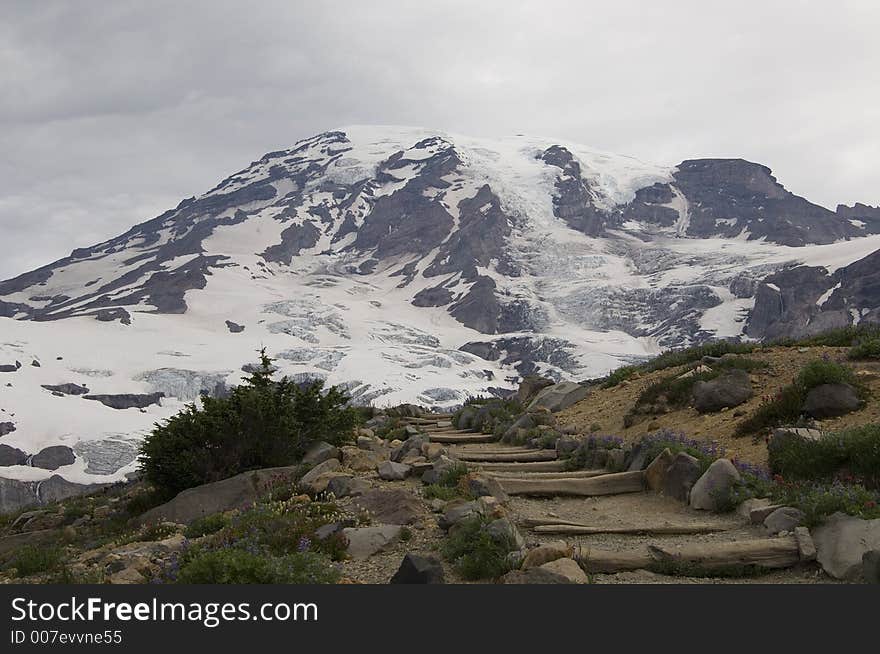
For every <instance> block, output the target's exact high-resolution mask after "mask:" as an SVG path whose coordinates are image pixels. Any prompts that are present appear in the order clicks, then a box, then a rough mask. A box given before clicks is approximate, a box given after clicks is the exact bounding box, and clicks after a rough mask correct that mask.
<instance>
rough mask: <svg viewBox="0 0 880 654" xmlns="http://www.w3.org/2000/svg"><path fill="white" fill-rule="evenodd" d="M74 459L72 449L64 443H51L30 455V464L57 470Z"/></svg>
mask: <svg viewBox="0 0 880 654" xmlns="http://www.w3.org/2000/svg"><path fill="white" fill-rule="evenodd" d="M74 461H76V455H75V454H74V453H73V450H72V449H70V448H69V447H67V446H66V445H51V446H49V447H45V448H43V449H42V450H40V451H39V452H38V453H37V454H34V455H33V456H32V457H31V465H32V466H34V467H35V468H43V469H44V470H57V469H58V468H60V467H62V466H69V465H70V464H71V463H73V462H74Z"/></svg>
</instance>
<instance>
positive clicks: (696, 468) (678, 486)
mask: <svg viewBox="0 0 880 654" xmlns="http://www.w3.org/2000/svg"><path fill="white" fill-rule="evenodd" d="M702 474H703V471H702V469H701V467H700V462H699V461H698V460H697V459H696V458H695V457H692V456H691V455H690V454H687V453H686V452H679V453H678V454H676V455H675V457H674V458H673V459H672V464H671V465H670V466H669V468H668V469H667V470H666V481H665V482H664V484H663V494H664V495H668V496H669V497H674V498H675V499H677V500H680V501H682V502H687V501H688V496H689V495H690V492H691V488H692V487H693V485H694V484H695V483H697V480H698V479H699V478H700V476H701V475H702Z"/></svg>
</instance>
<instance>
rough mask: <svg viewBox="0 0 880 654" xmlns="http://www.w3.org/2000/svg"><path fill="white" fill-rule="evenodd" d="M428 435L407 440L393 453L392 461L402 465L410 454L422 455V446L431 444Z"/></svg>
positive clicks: (418, 435) (419, 435) (411, 437)
mask: <svg viewBox="0 0 880 654" xmlns="http://www.w3.org/2000/svg"><path fill="white" fill-rule="evenodd" d="M429 442H430V439H429V438H428V435H427V434H417V435H415V436H410V437H409V438H407V439H406V440H405V441H404V442H403V444H402V445H399V446H398V447H395V448H394V449H393V450H392V452H391V460H392V461H396V462H397V463H400V462H401V461H403V460H404V459H405V458H406V457H407V456H409V455H410V454H415V455H416V456H419V455H421V453H422V446H423V445H425V444H426V443H429Z"/></svg>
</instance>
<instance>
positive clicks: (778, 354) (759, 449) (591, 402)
mask: <svg viewBox="0 0 880 654" xmlns="http://www.w3.org/2000/svg"><path fill="white" fill-rule="evenodd" d="M847 351H848V348H844V347H810V348H783V347H772V348H764V349H762V350H758V351H755V352H753V353H752V354H748V355H743V356H747V357H748V358H750V359H756V360H759V361H766V362H767V363H768V364H769V368H768V369H766V370H759V371H756V372H752V373H751V378H752V387H753V388H754V391H755V394H754V396H753V397H752V399H751V400H749V401H748V402H746V403H744V404H742V405H740V406H739V407H736V409H732V410H725V411H721V412H719V413H713V414H705V415H701V414H699V413H697V411H696V410H695V409H693V408H687V409H682V410H679V411H672V412H670V413H666V414H663V415H658V416H646V417H647V419H646V420H644V421H643V422H639V423H637V424H635V425H632V426H631V427H629V428H627V427H624V422H623V421H624V416H626V414H627V413H629V411H630V410H631V409H632V408H633V406H634V405H635V403H636V399H637V398H638V397H639V395H640V394H641V392H642V391H643V390H645V388H647V387H648V386H649V385H651V384H653V383H654V382H656V381H659V380H660V379H662V378H663V377H667V376H669V375H673V374H682V373H684V372H686V371H687V370H688V369H690V368H691V367H692V366H679V367H676V368H667V369H666V370H658V371H655V372H651V373H647V374H639V375H638V376H634V377H632V378H630V379H629V380H627V381H624V382H623V383H621V384H619V385H617V386H615V387H614V388H607V389H605V388H597V389H595V390H594V391H593V392H592V393H591V394H590V395H589V397H587V398H586V399H584V400H582V401H581V402H579V403H577V404H575V405H574V406H572V407H569V408H568V409H566V410H565V411H562V412H560V413H559V414H558V420H559V423H560V424H561V425H567V426H572V427H575V428H576V429H577V430H578V431H579V432H582V433H589V432H591V431H596V432H597V433H600V434H613V435H616V436H620V437H622V438H623V439H624V440H625V441H627V442H635V441H638V440H639V439H640V438H641V437H642V436H644V435H646V434H650V433H653V432H655V431H657V430H659V429H672V430H674V431H678V432H683V433H684V434H685V435H687V436H688V437H689V438H694V439H697V440H704V441H706V442H711V441H714V442H716V443H719V444H720V445H722V446H723V447H724V448H725V450H726V453H727V456H729V457H736V458H738V459H740V460H743V461H749V462H751V463H758V464H764V463H766V462H767V448H766V445H765V443H764V441H763V439H762V438H761V437H760V436H759V437H757V438H754V437H735V436H734V435H733V433H734V430H735V428H736V426H737V425H738V423H739V422H740V421H741V420H743V419H745V418H746V417H748V416H750V415H751V414H752V413H753V412H754V411H755V410H756V409H757V408H758V407H759V406H760V404H761V403H762V402H763V401H764V399H765V398H767V397H772V396H774V395H775V394H776V393H777V392H778V391H779V390H780V389H781V388H783V387H784V386H786V385H788V384H789V383H791V381H792V380H793V379H794V378H795V377H796V376H797V374H798V372H800V370H801V368H802V367H803V366H804V365H805V364H807V363H809V362H810V361H813V360H815V359H821V358H822V357H823V356H828V357H830V358H831V359H832V360H834V361H839V362H841V363H845V364H846V365H848V366H851V367H852V368H853V369H854V370H855V371H857V372H860V371H864V372H863V373H862V374H861V375H860V376H859V378H860V379H862V381H863V383H864V384H865V385H866V386H867V387H868V389H869V392H870V395H871V397H870V399H869V401H868V404H867V406H866V407H865V408H864V409H862V410H860V411H857V412H855V413H851V414H849V415H846V416H842V417H840V418H834V419H830V420H825V421H822V422H820V423H818V425H817V426H818V428H819V429H822V430H826V431H834V430H838V429H842V428H846V427H852V426H857V425H863V424H867V423H876V422H880V364H878V363H876V362H875V363H870V362H853V361H848V360H847V358H846V355H847ZM865 373H869V374H865Z"/></svg>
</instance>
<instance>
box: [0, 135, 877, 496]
mask: <svg viewBox="0 0 880 654" xmlns="http://www.w3.org/2000/svg"><path fill="white" fill-rule="evenodd" d="M878 232H880V211H878V210H876V209H874V208H872V207H867V206H865V205H856V206H855V207H852V208H850V207H840V208H838V210H837V212H831V211H829V210H827V209H824V208H821V207H817V206H816V205H812V204H810V203H808V202H807V201H806V200H803V198H799V197H797V196H794V195H792V194H790V193H788V192H787V191H785V190H784V189H783V188H782V187H781V186H780V185H779V184H778V183H777V182H776V180H775V179H774V178H773V177H772V175H771V174H770V171H769V169H766V168H764V167H763V166H759V165H757V164H751V163H749V162H743V161H740V160H695V161H688V162H683V163H682V164H680V165H679V166H656V165H651V164H646V163H643V162H641V161H638V160H637V159H633V158H630V157H624V156H618V155H612V154H605V153H600V152H597V151H594V150H591V149H589V148H586V147H583V146H579V145H574V144H568V143H564V142H560V141H558V140H552V139H538V138H531V137H523V136H516V137H510V138H504V139H478V138H471V137H465V136H459V135H452V134H447V133H444V132H438V131H436V130H426V129H419V128H401V127H375V126H373V127H364V126H357V127H343V128H340V129H337V130H333V131H330V132H326V133H324V134H320V135H317V136H315V137H313V138H310V139H307V140H304V141H301V142H299V143H298V144H296V145H295V146H294V147H293V148H291V149H289V150H284V151H280V152H275V153H271V154H269V155H266V156H265V157H263V158H262V159H260V160H259V161H257V162H255V163H253V164H252V165H251V166H249V167H248V168H246V169H245V170H243V171H241V172H239V173H237V174H235V175H233V176H231V177H229V178H228V179H226V180H224V181H223V182H221V183H220V184H219V185H218V186H217V187H215V188H214V189H212V190H211V191H209V192H208V193H206V194H204V195H202V196H199V197H195V198H190V199H188V200H185V201H184V202H182V203H181V204H180V205H179V206H178V207H177V208H175V209H173V210H171V211H168V212H166V213H165V214H163V215H161V216H159V217H158V218H155V219H153V220H150V221H148V222H146V223H143V224H142V225H138V226H135V227H134V228H132V229H131V230H129V231H128V232H126V233H125V234H123V235H121V236H119V237H117V238H114V239H111V240H109V241H107V242H105V243H101V244H98V245H96V246H93V247H90V248H83V249H79V250H75V251H74V252H73V253H72V254H71V256H70V257H67V258H65V259H62V260H60V261H58V262H55V263H53V264H50V265H48V266H45V267H43V268H40V269H38V270H35V271H31V272H28V273H25V274H23V275H21V276H19V277H17V278H15V279H11V280H7V281H5V282H0V370H5V372H0V426H2V425H6V427H5V428H2V431H0V434H3V432H6V433H5V435H2V437H0V445H3V446H7V448H12V449H16V450H19V451H20V452H21V453H24V454H25V455H27V459H26V460H23V459H22V458H21V454H15V453H13V454H10V455H8V457H7V458H8V460H6V461H5V462H0V464H2V465H3V466H4V467H3V468H2V471H0V472H2V474H0V476H2V477H5V478H8V479H17V480H22V481H39V480H42V479H45V478H47V477H48V476H50V475H52V474H54V473H58V474H60V475H62V476H63V477H64V478H65V479H68V480H71V481H75V482H80V483H93V482H106V481H115V480H119V479H122V478H124V476H125V475H126V474H127V473H129V472H132V471H133V470H134V469H135V468H136V462H135V460H134V457H135V452H136V447H137V443H138V442H139V441H140V439H141V438H142V437H143V435H144V434H145V433H146V432H148V431H149V430H150V429H151V427H152V426H153V424H154V423H155V422H156V421H159V420H162V419H164V418H167V417H169V416H171V415H173V414H174V413H176V412H177V411H178V410H179V409H180V408H181V407H182V406H183V404H184V403H186V402H191V401H194V400H196V399H197V398H198V397H199V395H200V394H201V393H203V392H209V393H217V392H222V391H223V389H224V388H225V387H228V386H231V385H234V384H236V383H238V381H239V380H240V379H241V377H242V376H243V375H244V374H245V373H244V372H243V371H242V366H243V365H244V364H247V363H250V362H254V361H256V357H257V355H256V352H257V350H259V349H260V348H261V347H266V349H267V350H268V352H269V354H270V355H271V356H273V357H275V359H276V365H277V367H278V368H279V374H286V375H289V376H291V377H294V378H295V379H297V380H302V381H305V380H308V379H313V378H321V379H324V380H326V381H327V382H328V383H329V384H339V385H343V386H345V387H346V388H347V389H348V391H349V393H350V394H351V395H352V397H353V398H354V399H355V400H356V401H357V402H360V403H373V404H374V405H377V406H387V405H394V404H399V403H402V402H414V403H418V404H422V405H432V406H439V407H444V406H447V407H448V406H453V405H456V404H460V403H461V402H462V401H463V400H464V399H465V398H466V397H467V396H468V395H478V394H486V393H490V392H495V393H497V392H500V391H501V390H503V389H512V388H514V387H515V385H516V383H517V381H518V379H519V377H520V376H521V375H522V374H526V373H531V372H538V373H541V374H545V375H549V376H552V377H555V378H558V379H561V378H568V379H575V380H580V379H585V378H590V377H596V376H600V375H603V374H605V373H607V372H608V371H609V370H612V369H613V368H616V367H618V366H620V365H623V364H626V363H629V362H634V361H637V360H640V359H643V358H645V357H648V356H650V355H652V354H656V353H657V352H659V351H660V350H661V349H663V348H666V347H672V346H677V345H684V344H688V343H692V342H695V341H700V340H705V339H707V338H713V337H723V338H728V337H737V336H745V337H752V338H763V337H770V336H773V335H779V334H781V333H797V332H803V331H809V330H810V329H813V328H814V326H815V328H819V327H820V326H823V327H824V326H835V325H841V324H852V323H855V322H858V321H859V320H862V319H874V318H875V316H876V313H877V311H878V305H880V298H878V297H877V293H876V289H874V290H871V289H867V290H866V288H865V287H864V285H861V286H857V287H855V286H853V284H856V281H854V276H853V275H847V274H846V271H847V270H849V269H850V267H851V266H853V265H858V263H859V262H862V261H863V260H866V258H867V257H870V256H871V255H872V254H873V253H875V252H877V251H878V250H880V233H878ZM794 274H797V275H801V276H804V275H806V276H807V277H809V280H810V281H809V284H805V285H802V284H801V283H800V282H798V283H797V284H793V285H792V287H791V288H787V287H785V283H784V282H779V283H776V282H774V281H772V280H773V279H776V277H773V276H774V275H783V277H781V278H780V279H788V277H785V275H789V276H790V275H794ZM774 289H775V290H774ZM791 293H794V294H795V296H797V298H798V299H797V302H793V301H792V300H790V299H788V296H787V295H786V294H791ZM64 384H75V385H77V386H79V387H84V388H87V389H88V391H85V390H84V389H79V390H76V391H74V392H76V393H79V394H73V392H71V389H70V388H65V389H62V390H58V389H57V388H56V389H55V390H54V391H53V390H49V389H46V388H44V386H56V387H57V386H58V385H64ZM152 393H161V394H163V397H162V398H161V399H156V398H155V397H153V398H150V397H148V396H149V394H152ZM94 395H97V396H102V395H111V396H120V395H125V396H128V397H127V399H123V400H120V401H121V402H122V405H128V404H132V405H133V406H131V407H130V408H113V406H110V405H113V404H117V405H118V402H116V401H115V400H110V401H102V400H101V399H100V397H99V399H97V400H95V399H90V398H91V396H94ZM108 404H109V405H108ZM57 445H62V446H66V447H68V448H70V450H72V452H73V455H74V456H73V459H74V460H73V462H72V463H69V462H67V461H66V460H63V461H62V464H61V465H60V467H57V468H55V469H54V470H51V469H49V468H51V466H49V467H37V466H36V465H33V464H34V461H33V460H32V458H31V457H32V455H35V454H37V453H38V452H40V451H41V450H43V448H46V447H50V446H57ZM2 456H4V454H3V453H0V457H2ZM16 457H18V458H16ZM62 459H63V457H62ZM7 464H9V465H7Z"/></svg>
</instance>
